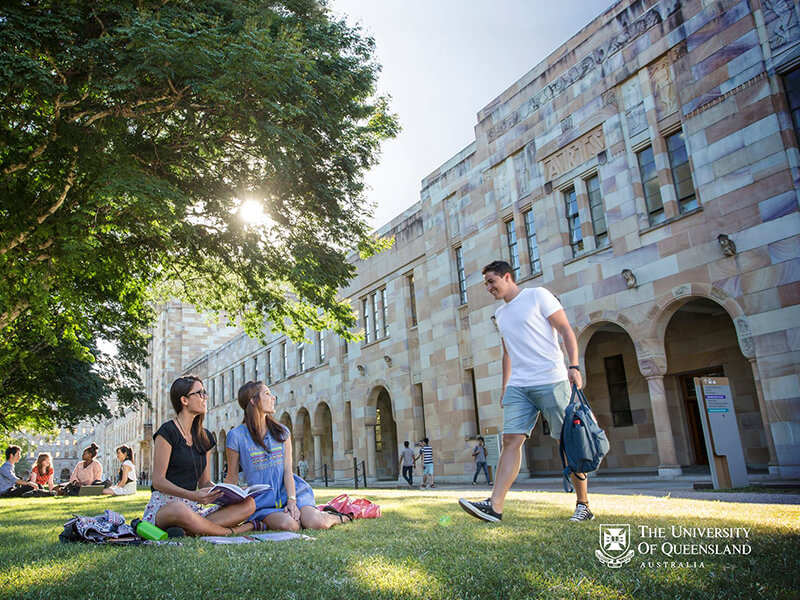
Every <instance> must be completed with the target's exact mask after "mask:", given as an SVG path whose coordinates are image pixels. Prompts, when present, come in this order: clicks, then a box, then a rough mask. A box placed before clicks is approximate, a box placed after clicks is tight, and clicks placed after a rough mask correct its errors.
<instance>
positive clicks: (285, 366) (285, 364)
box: [281, 342, 289, 377]
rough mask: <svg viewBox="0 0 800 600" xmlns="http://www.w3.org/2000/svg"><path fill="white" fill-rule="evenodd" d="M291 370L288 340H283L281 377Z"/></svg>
mask: <svg viewBox="0 0 800 600" xmlns="http://www.w3.org/2000/svg"><path fill="white" fill-rule="evenodd" d="M288 372H289V348H288V347H287V345H286V342H281V377H286V374H287V373H288Z"/></svg>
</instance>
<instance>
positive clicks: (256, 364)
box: [253, 356, 258, 381]
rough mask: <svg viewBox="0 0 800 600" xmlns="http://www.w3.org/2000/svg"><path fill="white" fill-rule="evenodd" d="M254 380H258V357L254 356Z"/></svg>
mask: <svg viewBox="0 0 800 600" xmlns="http://www.w3.org/2000/svg"><path fill="white" fill-rule="evenodd" d="M253 381H258V357H257V356H254V357H253Z"/></svg>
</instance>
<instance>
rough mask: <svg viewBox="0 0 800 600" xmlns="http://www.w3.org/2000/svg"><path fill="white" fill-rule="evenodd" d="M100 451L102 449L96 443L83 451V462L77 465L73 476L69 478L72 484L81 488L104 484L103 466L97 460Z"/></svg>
mask: <svg viewBox="0 0 800 600" xmlns="http://www.w3.org/2000/svg"><path fill="white" fill-rule="evenodd" d="M99 449H100V447H99V446H98V445H97V444H95V443H94V442H92V443H91V444H90V445H89V446H87V447H86V448H84V449H83V454H82V455H81V458H82V459H83V460H82V461H81V462H79V463H78V464H77V465H75V468H74V469H73V470H72V475H70V477H69V482H70V483H71V484H73V485H74V486H76V487H80V486H82V485H92V484H99V483H103V481H102V479H103V465H101V464H100V462H99V461H98V460H96V459H95V457H96V456H97V451H98V450H99Z"/></svg>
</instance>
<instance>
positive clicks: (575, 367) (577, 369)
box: [568, 365, 581, 371]
mask: <svg viewBox="0 0 800 600" xmlns="http://www.w3.org/2000/svg"><path fill="white" fill-rule="evenodd" d="M568 368H569V369H575V370H576V371H580V370H581V368H580V367H579V366H578V365H570V366H569V367H568Z"/></svg>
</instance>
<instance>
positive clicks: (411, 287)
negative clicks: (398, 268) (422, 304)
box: [408, 273, 417, 327]
mask: <svg viewBox="0 0 800 600" xmlns="http://www.w3.org/2000/svg"><path fill="white" fill-rule="evenodd" d="M408 294H409V301H410V303H411V326H412V327H416V326H417V292H416V289H415V288H414V274H413V273H411V275H409V276H408Z"/></svg>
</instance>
